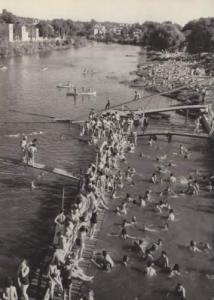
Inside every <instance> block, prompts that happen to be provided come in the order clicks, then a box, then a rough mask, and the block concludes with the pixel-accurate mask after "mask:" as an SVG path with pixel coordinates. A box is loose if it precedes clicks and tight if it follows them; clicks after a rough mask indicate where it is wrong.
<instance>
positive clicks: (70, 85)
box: [56, 82, 74, 89]
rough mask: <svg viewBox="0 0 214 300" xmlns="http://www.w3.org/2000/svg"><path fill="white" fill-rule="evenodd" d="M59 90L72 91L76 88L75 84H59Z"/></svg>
mask: <svg viewBox="0 0 214 300" xmlns="http://www.w3.org/2000/svg"><path fill="white" fill-rule="evenodd" d="M56 87H57V88H58V89H71V88H73V87H74V85H73V84H71V82H68V83H65V84H63V83H59V84H58V85H57V86H56Z"/></svg>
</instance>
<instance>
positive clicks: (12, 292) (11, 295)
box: [2, 277, 18, 300]
mask: <svg viewBox="0 0 214 300" xmlns="http://www.w3.org/2000/svg"><path fill="white" fill-rule="evenodd" d="M2 299H3V300H18V295H17V291H16V287H15V286H14V285H13V281H12V279H11V278H9V277H8V278H6V280H5V288H4V290H3V295H2Z"/></svg>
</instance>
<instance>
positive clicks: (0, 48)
mask: <svg viewBox="0 0 214 300" xmlns="http://www.w3.org/2000/svg"><path fill="white" fill-rule="evenodd" d="M86 43H87V40H86V39H85V38H77V39H75V40H74V41H72V42H70V43H68V44H64V45H60V44H59V45H57V44H56V42H55V41H53V40H45V41H36V42H13V43H10V42H7V43H3V44H0V59H5V58H12V57H20V56H24V55H33V54H36V53H40V52H46V51H52V50H67V49H70V48H72V47H82V46H84V45H85V44H86Z"/></svg>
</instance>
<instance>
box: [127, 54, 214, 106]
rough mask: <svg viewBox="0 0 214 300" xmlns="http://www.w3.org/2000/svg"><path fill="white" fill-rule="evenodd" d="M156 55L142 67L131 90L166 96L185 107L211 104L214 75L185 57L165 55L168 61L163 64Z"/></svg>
mask: <svg viewBox="0 0 214 300" xmlns="http://www.w3.org/2000/svg"><path fill="white" fill-rule="evenodd" d="M154 55H155V54H154V53H148V56H149V58H148V61H147V63H146V64H144V63H143V64H139V65H138V68H137V70H136V72H135V74H136V75H137V76H138V77H137V78H136V79H134V80H133V81H131V82H130V83H129V85H130V87H132V88H136V89H146V90H148V91H151V92H158V93H163V94H164V93H166V94H165V95H166V96H167V97H170V98H173V99H176V100H178V101H180V102H182V103H184V104H199V103H204V101H206V102H207V96H208V93H210V91H211V90H212V89H213V86H212V85H213V75H212V74H213V71H211V70H209V71H208V70H207V66H206V64H202V63H201V62H200V60H198V61H197V60H193V58H191V57H189V58H188V57H185V59H184V57H183V56H182V55H178V56H176V57H174V56H166V55H165V56H164V54H163V56H164V59H163V60H162V61H160V60H158V59H157V57H156V58H154ZM158 57H159V56H158ZM208 73H209V75H207V74H208Z"/></svg>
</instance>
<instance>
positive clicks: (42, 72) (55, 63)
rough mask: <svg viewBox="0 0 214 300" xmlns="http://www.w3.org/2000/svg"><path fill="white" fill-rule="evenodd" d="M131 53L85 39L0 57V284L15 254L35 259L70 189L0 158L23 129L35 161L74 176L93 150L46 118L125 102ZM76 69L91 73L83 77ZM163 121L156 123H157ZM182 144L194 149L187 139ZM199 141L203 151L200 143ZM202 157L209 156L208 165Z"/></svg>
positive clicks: (134, 60)
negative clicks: (85, 91) (74, 90)
mask: <svg viewBox="0 0 214 300" xmlns="http://www.w3.org/2000/svg"><path fill="white" fill-rule="evenodd" d="M139 51H140V48H139V47H135V46H121V45H115V44H112V45H111V44H110V45H105V44H101V43H100V44H97V43H91V44H88V45H87V46H86V47H82V48H78V49H74V48H72V49H70V50H65V51H53V52H47V53H43V54H41V53H40V54H37V55H34V56H23V57H17V58H12V59H9V60H5V61H2V62H0V64H1V65H5V66H7V70H5V71H3V70H2V71H0V101H1V107H0V123H1V126H0V135H1V143H0V186H1V189H0V205H1V210H0V282H1V283H2V279H3V278H4V277H5V276H6V275H10V276H14V275H15V274H16V271H17V265H18V263H19V261H20V259H21V258H23V257H25V258H28V259H29V260H30V264H31V265H32V266H35V265H37V264H38V263H39V260H40V258H41V255H42V253H43V251H45V249H47V247H48V245H49V244H50V242H51V238H52V234H53V219H54V216H55V215H56V213H57V211H59V209H60V206H61V194H62V187H63V186H64V187H65V199H67V200H68V199H69V200H70V198H71V197H72V194H73V193H74V189H75V186H74V184H72V183H70V181H69V180H65V179H63V178H60V177H57V176H55V175H50V174H47V173H45V174H40V172H38V171H36V170H32V169H28V168H24V167H22V166H19V167H17V166H14V165H12V164H10V163H8V162H5V161H4V160H1V157H10V158H16V159H17V158H19V157H20V149H19V143H20V139H21V135H22V133H25V134H28V136H29V138H34V137H36V138H37V139H38V153H37V155H36V160H37V161H38V162H41V163H45V164H47V165H50V166H56V167H61V168H64V169H66V170H68V171H72V172H74V173H76V174H78V172H79V169H80V168H85V167H86V166H87V164H88V163H89V162H90V161H92V160H93V159H94V153H93V151H92V150H91V149H90V148H89V147H86V144H84V143H83V142H81V141H80V140H78V139H77V137H78V133H79V131H78V126H71V127H69V126H68V124H67V123H54V122H52V119H51V118H49V117H48V116H54V117H57V118H64V117H65V118H70V119H73V120H78V119H84V118H85V117H86V115H87V114H88V112H89V110H90V109H91V108H95V109H101V108H103V107H104V106H105V104H106V101H107V97H108V96H110V98H111V103H114V104H116V103H121V102H123V101H124V102H125V101H128V100H130V99H132V98H133V95H134V90H133V89H131V88H129V87H128V86H126V85H124V84H120V81H126V80H128V79H130V78H132V75H130V72H132V71H134V70H136V66H137V64H138V63H139V62H142V61H146V57H145V56H143V55H139ZM84 69H87V70H90V71H93V72H89V73H88V74H86V75H84V74H83V71H84ZM133 78H134V77H133ZM68 81H70V82H71V83H72V84H74V85H76V86H77V87H83V86H84V87H92V88H94V89H95V90H96V91H97V96H96V97H88V96H87V97H77V99H74V98H73V97H68V96H66V90H64V89H61V90H59V89H57V88H56V86H57V85H58V84H59V83H60V82H62V83H66V82H68ZM168 102H169V100H168V99H165V98H163V97H161V101H160V98H155V97H154V98H152V99H148V100H147V102H146V103H145V104H144V105H146V106H147V107H148V106H150V107H157V106H159V105H166V103H168ZM15 111H16V112H15ZM18 111H19V112H18ZM28 113H31V114H28ZM36 114H37V115H36ZM41 115H43V116H41ZM44 115H46V116H47V117H44ZM173 116H174V118H173V119H172V120H171V121H170V122H172V123H175V122H176V123H179V124H183V123H184V118H182V117H178V116H176V115H173ZM157 122H159V121H157ZM165 125H166V123H163V122H162V123H160V122H159V123H158V126H165ZM167 126H168V125H167ZM189 143H190V145H191V147H192V148H194V144H195V141H189ZM199 146H200V147H205V148H206V149H205V151H207V150H208V148H207V146H206V145H204V144H202V143H200V144H199ZM200 147H199V149H200ZM196 150H197V151H198V149H196ZM210 159H211V158H210V156H209V162H210ZM32 180H35V185H36V189H34V190H32V189H31V182H32Z"/></svg>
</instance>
